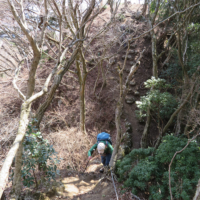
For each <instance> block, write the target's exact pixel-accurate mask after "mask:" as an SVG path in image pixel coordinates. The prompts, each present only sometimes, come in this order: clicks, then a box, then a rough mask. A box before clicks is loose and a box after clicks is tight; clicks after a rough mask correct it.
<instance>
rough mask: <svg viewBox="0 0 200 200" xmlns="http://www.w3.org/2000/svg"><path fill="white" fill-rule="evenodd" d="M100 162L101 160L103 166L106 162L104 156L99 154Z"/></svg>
mask: <svg viewBox="0 0 200 200" xmlns="http://www.w3.org/2000/svg"><path fill="white" fill-rule="evenodd" d="M101 162H102V164H103V166H105V164H106V156H101Z"/></svg>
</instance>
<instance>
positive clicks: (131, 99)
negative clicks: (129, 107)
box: [125, 97, 135, 104]
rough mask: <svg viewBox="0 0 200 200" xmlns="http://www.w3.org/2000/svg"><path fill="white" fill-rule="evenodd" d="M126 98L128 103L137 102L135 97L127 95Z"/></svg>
mask: <svg viewBox="0 0 200 200" xmlns="http://www.w3.org/2000/svg"><path fill="white" fill-rule="evenodd" d="M125 100H126V103H128V104H133V103H134V102H135V98H134V97H126V98H125Z"/></svg>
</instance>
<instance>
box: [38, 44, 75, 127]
mask: <svg viewBox="0 0 200 200" xmlns="http://www.w3.org/2000/svg"><path fill="white" fill-rule="evenodd" d="M78 50H79V47H77V48H76V49H75V50H74V52H73V53H72V55H71V57H70V59H69V60H68V61H67V62H66V64H65V65H64V67H63V68H62V69H61V70H60V71H59V72H57V73H56V75H55V77H54V83H53V84H52V86H51V89H50V91H49V93H48V96H47V98H46V100H45V102H44V103H43V104H42V105H41V106H40V107H39V108H38V110H37V113H36V115H35V118H36V119H37V122H36V124H35V126H36V127H37V128H38V129H39V126H40V123H41V121H42V118H43V116H44V113H45V111H46V109H47V108H48V106H49V105H50V103H51V101H52V99H53V97H54V94H55V91H56V89H57V88H58V86H59V84H60V82H61V81H62V77H63V75H64V74H65V73H66V72H67V71H68V69H69V68H70V66H71V65H72V64H73V62H74V60H75V59H76V56H77V54H78Z"/></svg>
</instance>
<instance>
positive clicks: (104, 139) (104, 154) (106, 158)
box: [88, 132, 113, 173]
mask: <svg viewBox="0 0 200 200" xmlns="http://www.w3.org/2000/svg"><path fill="white" fill-rule="evenodd" d="M96 149H97V150H98V153H99V154H100V155H101V162H102V164H103V166H104V167H105V166H109V162H110V159H111V156H112V152H113V147H112V142H111V139H110V134H108V133H105V132H102V133H99V134H98V135H97V143H96V144H94V145H93V146H92V147H91V149H90V150H89V151H88V159H89V160H90V159H91V158H92V153H93V152H94V150H96ZM104 167H103V168H101V169H100V172H101V173H103V171H104Z"/></svg>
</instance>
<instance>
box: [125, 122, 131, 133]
mask: <svg viewBox="0 0 200 200" xmlns="http://www.w3.org/2000/svg"><path fill="white" fill-rule="evenodd" d="M125 126H126V131H127V132H128V133H131V132H132V126H131V123H129V122H126V124H125Z"/></svg>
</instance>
